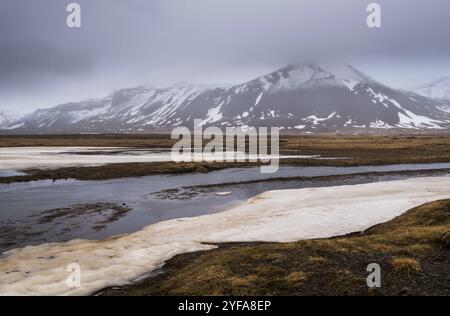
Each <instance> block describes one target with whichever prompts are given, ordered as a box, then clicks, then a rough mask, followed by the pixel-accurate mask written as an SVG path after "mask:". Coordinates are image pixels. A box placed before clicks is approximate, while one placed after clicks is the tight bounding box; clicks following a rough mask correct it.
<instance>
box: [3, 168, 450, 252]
mask: <svg viewBox="0 0 450 316" xmlns="http://www.w3.org/2000/svg"><path fill="white" fill-rule="evenodd" d="M449 170H450V163H444V164H414V165H407V164H403V165H387V166H364V167H281V168H280V170H279V171H278V172H277V173H276V174H261V173H260V172H259V171H260V169H259V168H246V169H227V170H221V171H215V172H210V173H207V174H203V173H194V174H192V173H191V174H183V175H158V176H156V175H155V176H146V177H140V178H126V179H117V180H107V181H75V180H67V181H55V182H52V181H47V180H45V181H35V182H28V183H13V184H2V185H0V203H1V204H0V207H1V209H0V210H1V212H0V231H1V233H0V251H5V250H8V249H12V248H16V247H20V246H25V245H29V244H39V243H43V242H52V241H66V240H70V239H73V238H85V239H101V238H105V237H107V236H110V235H115V234H120V233H129V232H134V231H137V230H140V229H141V228H143V227H144V226H147V225H149V224H152V223H156V222H159V221H164V220H168V219H173V218H180V217H190V216H199V215H203V214H211V213H216V212H221V211H224V210H226V209H229V208H231V207H233V206H235V205H238V204H239V203H241V202H242V201H245V200H246V199H248V198H251V197H253V196H255V195H257V194H259V193H262V192H264V191H268V190H277V189H295V188H304V187H320V186H335V185H345V184H358V183H367V182H374V181H388V180H397V179H404V178H407V177H417V176H424V175H426V176H429V175H442V174H447V173H449ZM312 177H313V178H312Z"/></svg>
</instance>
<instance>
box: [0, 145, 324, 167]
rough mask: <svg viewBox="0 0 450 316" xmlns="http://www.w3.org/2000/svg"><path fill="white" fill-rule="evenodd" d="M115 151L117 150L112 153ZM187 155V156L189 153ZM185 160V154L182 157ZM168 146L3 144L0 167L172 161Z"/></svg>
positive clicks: (212, 157)
mask: <svg viewBox="0 0 450 316" xmlns="http://www.w3.org/2000/svg"><path fill="white" fill-rule="evenodd" d="M114 151H118V152H117V153H112V152H114ZM234 154H235V153H234V152H225V153H224V157H225V159H226V160H229V161H232V157H234ZM236 154H237V158H240V159H246V158H253V159H256V158H259V159H290V158H317V159H320V157H319V156H317V155H261V156H259V157H253V156H248V155H244V154H242V153H236ZM197 155H198V154H196V155H195V156H193V157H192V160H194V161H202V160H203V161H221V160H223V159H220V157H219V155H214V154H204V155H203V156H202V157H201V158H200V157H197ZM189 156H190V155H189ZM184 158H185V160H189V159H188V157H187V156H186V157H184ZM172 160H173V159H172V156H171V151H170V148H166V149H163V150H160V151H158V150H148V151H147V150H135V149H132V148H117V147H116V148H112V147H5V148H0V170H24V169H30V168H37V169H52V168H60V167H68V166H98V165H104V164H113V163H132V162H165V161H172Z"/></svg>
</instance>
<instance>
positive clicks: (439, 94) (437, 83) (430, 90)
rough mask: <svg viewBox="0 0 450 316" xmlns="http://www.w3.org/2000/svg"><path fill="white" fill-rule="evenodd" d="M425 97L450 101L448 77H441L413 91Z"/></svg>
mask: <svg viewBox="0 0 450 316" xmlns="http://www.w3.org/2000/svg"><path fill="white" fill-rule="evenodd" d="M415 92H416V93H417V94H420V95H423V96H425V97H430V98H435V99H444V100H450V77H442V78H439V79H437V80H434V81H432V82H430V83H428V84H426V85H423V86H422V87H420V88H419V89H417V90H416V91H415Z"/></svg>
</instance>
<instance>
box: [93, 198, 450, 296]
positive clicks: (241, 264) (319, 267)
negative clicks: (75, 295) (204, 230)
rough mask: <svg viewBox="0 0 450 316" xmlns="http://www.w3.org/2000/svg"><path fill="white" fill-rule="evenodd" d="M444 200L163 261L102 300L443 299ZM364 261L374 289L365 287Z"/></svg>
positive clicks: (448, 244) (448, 230) (447, 276)
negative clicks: (375, 278)
mask: <svg viewBox="0 0 450 316" xmlns="http://www.w3.org/2000/svg"><path fill="white" fill-rule="evenodd" d="M449 262H450V200H443V201H437V202H433V203H429V204H426V205H423V206H420V207H417V208H414V209H412V210H410V211H408V212H406V213H405V214H403V215H402V216H399V217H397V218H396V219H394V220H392V221H390V222H388V223H384V224H381V225H378V226H375V227H372V228H370V229H368V230H367V231H366V232H364V233H361V234H359V233H358V234H352V235H349V236H343V237H338V238H331V239H321V240H307V241H299V242H294V243H284V244H274V243H253V244H224V245H220V247H219V248H218V249H214V250H210V251H206V252H198V253H190V254H183V255H178V256H176V257H174V258H173V259H171V260H169V261H168V262H167V264H166V265H165V266H164V268H163V270H162V273H160V274H158V275H156V276H154V277H152V278H149V279H147V280H145V281H143V282H141V283H139V284H135V285H131V286H126V287H122V288H115V289H107V290H105V291H102V292H101V293H102V294H103V295H450V264H449ZM369 263H378V264H379V265H380V266H381V282H382V286H381V288H376V289H369V288H368V287H367V285H366V278H367V276H368V274H369V272H366V267H367V265H368V264H369Z"/></svg>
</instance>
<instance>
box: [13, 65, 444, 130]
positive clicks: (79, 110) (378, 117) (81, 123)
mask: <svg viewBox="0 0 450 316" xmlns="http://www.w3.org/2000/svg"><path fill="white" fill-rule="evenodd" d="M194 119H200V120H201V122H202V123H201V124H202V125H204V126H210V125H214V126H219V127H226V126H243V127H245V126H255V127H259V126H268V127H269V126H278V127H280V129H281V130H288V131H289V130H291V131H296V132H305V133H314V132H338V131H343V130H349V129H355V128H356V129H360V128H365V129H395V128H405V129H415V130H428V129H448V128H450V101H447V100H437V99H433V98H430V97H427V96H423V95H419V94H417V93H414V92H407V91H401V90H396V89H393V88H390V87H388V86H386V85H384V84H382V83H380V82H378V81H376V80H373V79H372V78H370V77H369V76H367V75H366V74H364V73H362V72H361V71H359V70H358V69H356V68H354V67H353V66H351V65H349V64H331V65H326V64H318V63H309V64H289V65H287V66H285V67H282V68H279V69H277V70H275V71H273V72H271V73H268V74H266V75H263V76H260V77H258V78H255V79H253V80H250V81H247V82H245V83H242V84H236V85H232V86H229V85H223V86H221V85H214V86H209V85H193V84H177V85H174V86H171V87H165V88H155V87H149V86H140V87H134V88H126V89H119V90H115V91H113V92H111V93H110V94H109V95H108V96H106V97H104V98H99V99H90V100H85V101H82V102H68V103H65V104H61V105H57V106H55V107H52V108H48V109H39V110H36V111H34V112H33V113H30V114H28V115H26V116H24V117H22V118H21V119H19V120H16V121H14V122H12V123H11V124H10V125H9V126H7V127H6V129H7V130H9V131H11V132H30V133H69V132H72V133H110V132H111V133H140V132H157V131H170V130H171V129H173V128H174V127H177V126H186V127H188V128H193V121H194Z"/></svg>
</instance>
